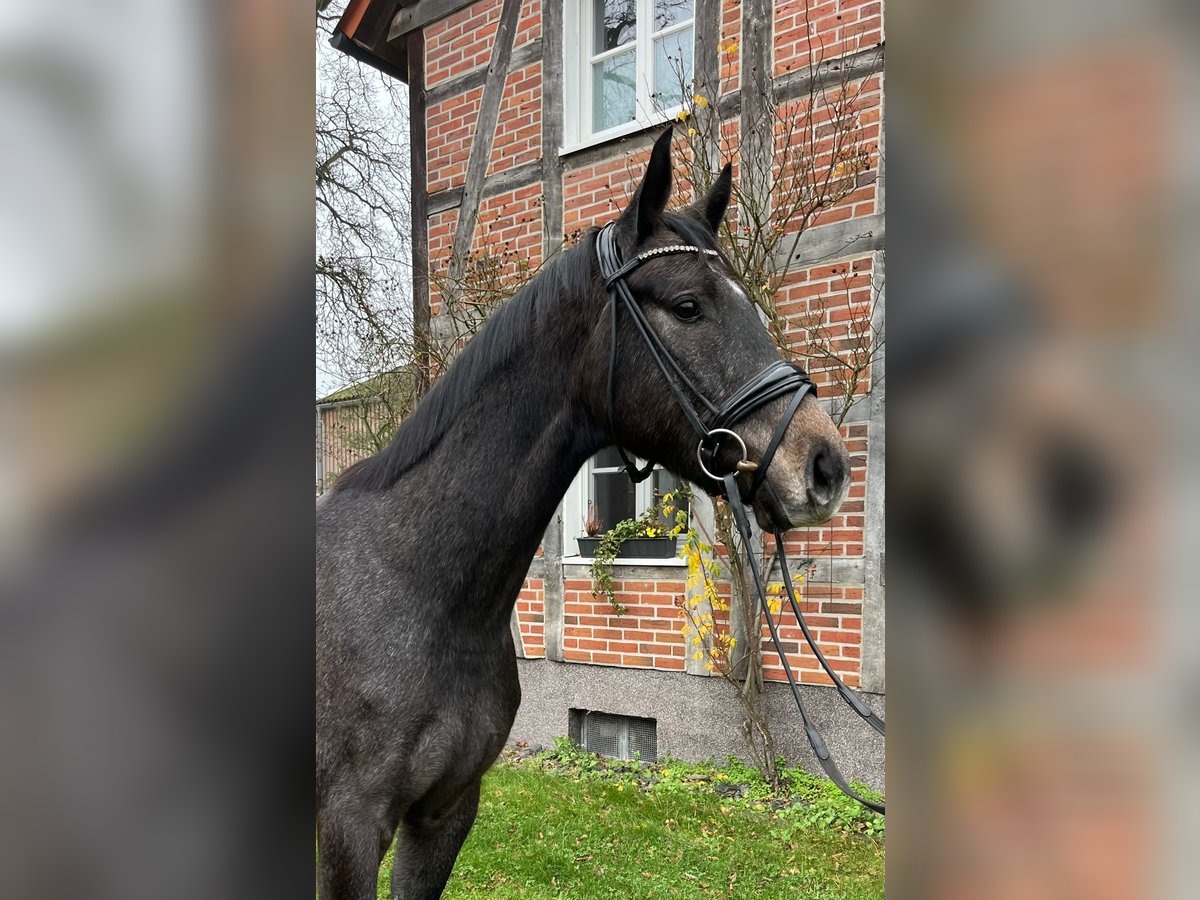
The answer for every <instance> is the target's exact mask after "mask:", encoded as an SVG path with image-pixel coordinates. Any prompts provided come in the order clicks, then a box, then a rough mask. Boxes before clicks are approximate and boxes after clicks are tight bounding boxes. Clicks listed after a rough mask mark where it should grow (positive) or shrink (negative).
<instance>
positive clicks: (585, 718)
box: [569, 709, 658, 763]
mask: <svg viewBox="0 0 1200 900" xmlns="http://www.w3.org/2000/svg"><path fill="white" fill-rule="evenodd" d="M569 726H570V731H569V734H570V737H571V740H573V741H574V742H575V743H576V744H578V745H579V746H580V747H582V748H583V749H584V750H588V751H590V752H592V753H597V754H599V755H600V756H607V757H609V758H611V759H639V760H641V761H642V762H647V763H652V762H657V761H658V723H657V722H656V721H655V720H654V719H643V718H639V717H638V716H618V715H613V714H611V713H602V712H593V711H591V710H587V709H572V710H570V722H569Z"/></svg>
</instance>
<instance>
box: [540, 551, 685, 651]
mask: <svg viewBox="0 0 1200 900" xmlns="http://www.w3.org/2000/svg"><path fill="white" fill-rule="evenodd" d="M685 578H686V571H685V570H684V569H682V568H680V575H679V578H678V580H676V579H668V580H661V581H650V580H645V579H641V578H633V577H630V578H627V579H624V580H622V579H614V581H613V593H614V594H615V595H616V597H617V601H618V602H619V603H620V604H621V605H622V606H623V607H625V612H624V613H623V614H621V615H618V614H617V613H615V612H614V611H613V608H612V606H611V605H610V604H609V602H608V598H607V597H606V596H604V595H603V594H601V595H600V596H598V597H593V596H592V582H591V580H590V579H587V578H568V579H567V580H566V585H565V590H564V594H563V596H564V602H563V626H564V627H563V658H564V659H565V660H567V661H568V662H585V663H599V664H602V665H609V666H633V667H636V668H643V669H646V668H655V669H665V670H669V671H678V672H682V671H683V668H684V659H683V657H684V653H685V650H686V648H685V643H684V637H683V632H682V628H683V619H682V618H681V617H680V612H679V608H678V607H677V606H676V605H675V601H676V598H678V597H680V596H682V594H683V592H684V579H685Z"/></svg>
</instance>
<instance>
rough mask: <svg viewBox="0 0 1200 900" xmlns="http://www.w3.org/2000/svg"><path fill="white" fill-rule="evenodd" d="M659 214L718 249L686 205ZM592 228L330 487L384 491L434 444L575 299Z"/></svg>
mask: <svg viewBox="0 0 1200 900" xmlns="http://www.w3.org/2000/svg"><path fill="white" fill-rule="evenodd" d="M663 220H664V222H665V224H666V225H667V227H668V228H670V229H671V230H672V231H674V232H675V233H676V234H677V235H679V237H681V238H682V239H683V240H685V241H687V242H688V243H689V244H694V245H696V246H699V247H705V248H708V249H717V245H716V241H715V240H714V235H713V233H712V232H711V231H710V230H709V229H708V227H707V226H706V225H704V224H701V223H700V222H699V221H698V220H697V219H695V218H693V217H692V216H690V215H688V214H686V213H665V214H664V215H663ZM596 232H597V229H594V228H593V229H591V230H589V231H588V232H587V233H586V234H584V236H583V237H582V238H581V239H580V241H579V243H578V244H576V245H575V246H574V247H572V248H571V249H570V250H567V251H566V252H564V253H561V254H559V255H558V256H556V257H555V258H554V259H552V260H551V261H550V262H549V263H547V264H546V265H545V266H544V267H543V268H542V270H541V271H540V272H539V273H538V274H537V275H536V276H535V277H534V278H533V279H532V280H530V281H529V282H528V283H527V284H526V285H525V286H524V287H523V288H521V290H520V291H518V292H517V294H516V295H515V296H514V297H513V298H512V299H511V300H509V301H508V302H507V303H505V304H504V305H503V306H501V307H500V308H499V309H498V310H496V312H495V313H493V314H492V315H491V317H490V318H489V319H488V321H487V323H486V324H485V325H484V326H483V328H482V329H481V330H480V331H479V333H478V334H477V335H475V337H474V338H472V339H471V341H470V343H468V344H467V346H466V347H465V348H463V351H462V352H461V353H460V354H459V355H458V358H457V359H455V360H454V363H453V364H452V365H451V366H450V369H449V370H448V371H447V372H446V374H445V375H444V376H443V377H442V379H441V380H440V381H438V383H437V384H435V385H434V386H433V387H432V388H431V389H430V391H429V393H428V394H427V395H426V396H425V399H424V400H422V401H421V403H419V404H418V405H417V408H416V410H414V412H413V413H412V415H410V416H409V417H408V418H407V419H405V420H404V421H403V422H401V423H400V427H399V428H397V429H396V435H395V437H393V438H392V442H391V443H390V444H388V446H387V447H385V448H384V449H383V450H381V451H380V452H379V453H376V454H375V455H374V456H372V457H370V458H368V459H364V460H362V461H360V462H357V463H355V464H354V465H352V466H351V467H350V468H348V469H347V470H346V471H345V472H343V473H342V475H341V476H340V477H339V478H338V479H337V481H336V482H334V485H333V489H334V490H338V489H342V488H354V489H357V490H363V491H384V490H387V489H388V488H390V487H391V486H392V485H394V484H395V483H396V482H397V481H398V480H399V479H400V477H401V476H402V475H403V474H404V473H405V472H407V471H408V470H409V469H411V468H412V467H413V466H415V465H416V464H417V463H419V462H420V461H421V460H423V459H424V458H425V457H426V456H428V455H429V453H430V452H431V451H432V450H433V449H434V448H435V447H437V445H438V442H439V441H441V439H442V437H443V436H444V435H445V434H446V429H447V428H448V427H449V426H450V424H451V423H452V422H454V421H455V420H456V419H458V418H460V417H461V416H462V414H463V412H464V410H465V409H466V406H467V404H468V403H470V402H471V400H472V399H473V398H474V397H475V396H476V394H477V393H478V391H479V389H480V388H481V387H482V386H483V384H484V383H485V382H487V381H488V380H489V379H490V378H491V376H492V374H493V373H494V372H496V371H497V370H498V369H500V368H501V367H503V366H504V365H505V364H506V363H507V362H508V361H509V360H510V359H511V358H512V357H513V355H514V354H515V353H516V352H517V351H518V350H519V349H521V348H522V347H524V346H525V345H526V344H528V343H529V341H531V340H536V339H537V337H538V335H539V333H540V331H541V328H542V326H543V325H544V323H545V322H546V320H547V317H548V316H549V315H550V314H551V312H552V311H554V310H555V309H556V308H557V307H558V306H559V305H560V304H562V303H563V302H564V300H570V299H575V298H579V299H582V298H583V297H584V296H586V295H587V293H588V291H590V290H592V289H593V288H594V285H593V284H592V281H593V273H594V269H593V267H594V261H595V258H596V257H595V253H596V249H595V248H596Z"/></svg>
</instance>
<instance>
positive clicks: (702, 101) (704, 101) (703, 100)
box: [692, 94, 708, 109]
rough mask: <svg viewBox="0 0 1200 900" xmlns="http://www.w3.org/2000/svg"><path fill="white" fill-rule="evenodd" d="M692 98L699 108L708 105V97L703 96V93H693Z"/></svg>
mask: <svg viewBox="0 0 1200 900" xmlns="http://www.w3.org/2000/svg"><path fill="white" fill-rule="evenodd" d="M692 100H693V101H694V102H695V104H696V105H697V106H698V107H700V108H701V109H704V107H706V106H708V98H707V97H705V96H704V95H703V94H694V95H693V96H692Z"/></svg>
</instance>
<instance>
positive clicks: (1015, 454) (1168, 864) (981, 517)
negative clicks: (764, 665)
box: [887, 0, 1200, 900]
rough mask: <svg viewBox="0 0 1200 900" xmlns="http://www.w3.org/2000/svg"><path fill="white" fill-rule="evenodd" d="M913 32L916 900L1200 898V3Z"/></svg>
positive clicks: (911, 670)
mask: <svg viewBox="0 0 1200 900" xmlns="http://www.w3.org/2000/svg"><path fill="white" fill-rule="evenodd" d="M891 12H892V15H891V16H890V17H889V20H888V31H889V51H888V56H889V59H888V63H889V72H888V74H889V85H890V87H891V92H890V96H889V109H888V157H887V165H888V231H889V238H890V240H889V246H888V250H889V253H888V260H889V263H890V267H889V268H890V275H891V277H890V279H889V283H888V299H889V304H888V307H889V313H890V316H889V334H888V393H889V399H890V400H891V403H890V408H889V410H888V425H889V428H890V430H891V435H890V438H891V439H890V445H889V447H888V454H889V455H888V479H889V491H888V510H889V520H888V539H889V541H890V546H889V548H888V567H887V572H888V592H889V593H888V612H889V615H888V634H887V638H888V694H889V697H888V707H889V720H890V722H891V724H892V726H893V727H892V731H891V733H890V735H889V737H890V738H891V744H890V745H889V750H890V753H889V757H888V773H889V775H888V788H889V789H888V810H889V812H890V813H891V815H890V816H889V822H888V836H889V852H888V857H889V872H888V876H889V877H888V888H889V894H890V895H894V896H899V897H920V898H962V897H983V898H1047V900H1050V898H1066V897H1081V898H1084V897H1086V898H1090V900H1097V898H1110V897H1111V898H1132V897H1167V896H1170V897H1191V896H1195V878H1194V872H1193V871H1192V870H1194V867H1195V864H1196V859H1195V854H1194V852H1192V850H1193V849H1194V847H1195V845H1196V842H1197V839H1198V838H1200V828H1198V827H1197V825H1196V823H1195V819H1194V816H1193V815H1192V810H1194V809H1195V808H1196V806H1195V801H1196V800H1197V799H1198V795H1200V792H1198V790H1197V788H1198V782H1197V774H1196V768H1195V759H1196V750H1197V746H1196V744H1197V726H1198V724H1200V708H1198V706H1197V700H1196V698H1197V688H1198V687H1200V653H1198V652H1197V648H1196V641H1195V635H1196V633H1197V628H1196V626H1197V622H1198V620H1200V615H1198V613H1197V606H1196V604H1195V602H1194V601H1195V599H1196V597H1197V591H1196V589H1195V588H1194V587H1191V586H1190V584H1189V581H1190V578H1189V575H1190V573H1189V572H1188V569H1189V568H1190V565H1189V564H1190V563H1191V562H1192V560H1191V559H1190V558H1189V556H1188V554H1187V550H1186V549H1185V548H1187V547H1188V546H1191V545H1193V544H1194V538H1195V534H1196V526H1195V523H1194V521H1189V519H1190V516H1189V513H1190V514H1192V515H1194V511H1195V502H1196V500H1197V490H1196V470H1195V468H1194V461H1195V459H1196V431H1195V425H1196V407H1197V404H1198V403H1200V399H1198V398H1197V396H1196V394H1195V392H1194V388H1195V386H1196V385H1197V384H1198V383H1200V380H1198V379H1197V370H1196V363H1197V354H1196V348H1197V346H1200V344H1197V342H1196V338H1197V336H1198V332H1197V329H1196V324H1197V321H1196V318H1197V304H1196V303H1195V299H1196V297H1197V293H1196V282H1195V259H1196V257H1195V248H1196V246H1197V243H1196V237H1197V228H1196V226H1197V220H1196V214H1197V209H1198V207H1197V204H1196V201H1197V198H1198V194H1197V168H1196V165H1195V160H1196V159H1197V158H1200V156H1198V152H1200V147H1198V146H1197V134H1198V132H1197V131H1196V130H1195V125H1196V119H1195V116H1194V114H1195V111H1196V103H1197V99H1198V98H1197V96H1196V93H1195V90H1196V88H1197V85H1198V82H1197V81H1196V74H1197V69H1196V59H1197V54H1196V50H1197V47H1196V31H1195V29H1194V28H1193V27H1192V26H1194V25H1195V18H1194V15H1195V9H1194V6H1193V7H1192V8H1191V9H1190V11H1189V12H1188V13H1187V15H1186V16H1185V14H1184V10H1183V5H1182V4H1180V5H1178V6H1174V7H1173V6H1170V5H1167V4H1147V3H1132V2H1129V3H1104V4H1097V3H1091V2H1067V3H1057V4H1050V5H1046V4H1032V3H1025V2H1017V3H1004V4H1001V3H989V4H986V5H985V4H971V5H961V4H948V3H939V2H928V0H924V2H918V3H909V4H896V5H895V6H894V7H893V8H892V10H891ZM1188 19H1191V21H1188Z"/></svg>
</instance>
